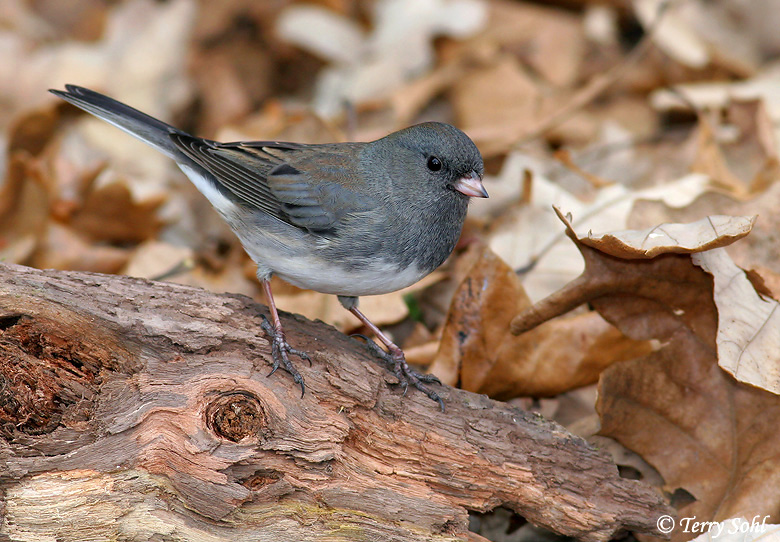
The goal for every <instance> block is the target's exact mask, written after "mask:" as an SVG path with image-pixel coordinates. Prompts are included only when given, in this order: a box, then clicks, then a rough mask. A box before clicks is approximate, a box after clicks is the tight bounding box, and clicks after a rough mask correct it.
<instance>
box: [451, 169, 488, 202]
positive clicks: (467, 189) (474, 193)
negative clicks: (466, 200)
mask: <svg viewBox="0 0 780 542" xmlns="http://www.w3.org/2000/svg"><path fill="white" fill-rule="evenodd" d="M453 187H454V188H455V190H457V191H458V192H460V193H461V194H463V195H465V196H469V197H471V198H487V197H488V193H487V190H485V186H484V185H483V184H482V179H480V178H479V175H477V172H476V171H472V172H471V173H469V174H468V175H467V176H465V177H461V178H460V179H458V180H457V181H455V184H453Z"/></svg>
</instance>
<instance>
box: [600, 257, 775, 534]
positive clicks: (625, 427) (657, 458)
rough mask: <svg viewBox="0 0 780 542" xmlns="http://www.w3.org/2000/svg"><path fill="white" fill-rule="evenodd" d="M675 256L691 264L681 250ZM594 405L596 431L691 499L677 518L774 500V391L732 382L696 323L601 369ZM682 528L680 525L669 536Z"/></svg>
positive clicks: (760, 507)
mask: <svg viewBox="0 0 780 542" xmlns="http://www.w3.org/2000/svg"><path fill="white" fill-rule="evenodd" d="M674 258H676V259H679V260H680V261H682V262H683V265H685V266H690V262H689V261H688V262H685V261H684V260H690V258H689V257H687V256H675V257H674ZM701 304H702V305H703V304H705V299H702V300H701ZM710 305H711V301H710ZM707 309H708V310H709V311H714V307H711V306H710V307H707ZM651 317H652V316H651ZM616 323H617V324H618V325H620V322H616ZM597 408H598V410H599V413H600V414H601V423H602V429H601V434H604V435H607V436H610V437H613V438H616V439H617V440H619V441H620V442H621V443H622V444H624V445H625V446H627V447H628V448H630V449H632V450H634V451H636V452H637V453H639V454H640V455H641V456H642V457H643V458H644V459H645V460H647V461H648V462H650V463H651V464H652V465H653V466H654V467H655V468H656V469H658V470H659V472H660V473H661V475H662V476H663V478H664V480H665V482H666V488H667V490H669V491H670V492H671V491H674V490H675V489H676V488H684V489H685V490H686V491H688V492H689V493H691V495H693V496H694V497H695V498H696V501H695V502H693V503H692V504H690V505H688V506H686V507H684V508H682V509H681V510H680V511H679V516H680V517H692V516H696V517H698V518H700V520H701V521H710V520H715V521H719V520H722V519H727V518H731V517H737V516H743V517H751V518H752V517H753V516H755V515H758V514H760V515H762V516H763V515H765V514H773V513H776V512H777V510H778V507H780V493H778V491H777V487H778V484H780V458H779V457H778V455H777V449H778V446H780V433H778V432H777V430H776V427H775V425H776V424H775V420H777V417H778V416H780V398H778V397H777V396H775V395H773V394H771V393H769V392H766V391H763V390H759V389H756V388H752V387H750V386H746V385H744V384H739V383H737V382H735V381H734V380H733V379H732V378H731V377H730V376H729V375H727V374H726V373H725V372H723V371H722V370H721V369H720V367H718V365H717V363H716V359H715V355H714V344H713V343H707V342H706V341H703V340H702V337H701V336H699V335H698V334H697V333H696V332H695V331H694V330H692V329H690V328H687V329H680V330H678V331H677V332H676V333H674V334H673V335H672V336H671V337H670V338H669V342H668V343H667V345H666V346H665V347H664V348H663V349H662V350H659V351H658V352H656V353H654V354H652V355H650V356H648V357H646V358H642V359H637V360H633V361H630V362H626V363H621V364H618V365H615V366H613V367H610V368H609V369H607V371H605V372H604V374H603V375H602V378H601V382H600V386H599V402H598V404H597ZM690 537H691V535H690V534H687V535H686V534H685V533H682V532H679V530H678V531H677V532H675V533H673V537H672V540H686V539H688V538H690Z"/></svg>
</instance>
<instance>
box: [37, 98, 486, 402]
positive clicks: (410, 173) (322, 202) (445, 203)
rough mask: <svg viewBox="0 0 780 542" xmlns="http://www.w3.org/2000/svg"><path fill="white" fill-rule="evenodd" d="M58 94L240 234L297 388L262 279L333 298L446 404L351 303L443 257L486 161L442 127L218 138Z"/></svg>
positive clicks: (108, 103) (405, 375)
mask: <svg viewBox="0 0 780 542" xmlns="http://www.w3.org/2000/svg"><path fill="white" fill-rule="evenodd" d="M51 92H53V93H54V94H56V95H57V96H59V97H61V98H62V99H64V100H67V101H68V102H70V103H72V104H73V105H75V106H77V107H80V108H81V109H83V110H85V111H87V112H89V113H91V114H93V115H95V116H97V117H99V118H101V119H103V120H105V121H107V122H110V123H111V124H113V125H114V126H117V127H118V128H121V129H122V130H124V131H126V132H128V133H129V134H131V135H133V136H135V137H137V138H139V139H141V140H142V141H145V142H146V143H148V144H149V145H151V146H152V147H154V148H156V149H157V150H159V151H160V152H162V153H164V154H166V155H167V156H169V157H171V158H173V159H174V160H175V161H176V163H177V164H178V165H179V167H180V168H181V170H182V171H184V173H185V174H186V175H187V176H188V177H189V178H190V180H191V181H192V182H193V183H195V186H196V187H197V188H198V190H200V191H201V192H202V193H203V195H205V196H206V197H207V198H208V199H209V201H210V202H211V204H212V205H213V206H214V208H215V209H216V210H217V211H218V212H219V214H220V215H222V218H224V219H225V221H226V222H227V223H228V224H229V225H230V227H231V228H232V229H233V231H234V232H235V233H236V235H237V236H238V238H239V239H240V240H241V243H242V244H243V246H244V249H245V250H246V251H247V253H248V254H249V255H250V256H251V258H252V259H253V260H254V261H255V262H256V263H257V278H258V279H259V280H260V283H261V284H262V287H263V291H264V292H265V295H266V297H267V299H268V305H269V309H270V313H271V320H272V322H271V323H270V324H269V323H268V321H264V322H263V324H264V325H263V329H264V330H265V332H266V333H267V334H268V335H269V337H270V339H271V345H272V354H273V359H274V364H273V369H272V371H271V374H273V372H274V371H276V369H278V368H279V366H280V365H281V366H283V367H284V368H285V369H286V370H287V372H289V373H290V374H291V375H292V376H293V379H294V380H295V382H296V383H299V384H300V385H301V391H302V392H303V391H304V389H305V388H304V383H303V378H302V377H301V375H300V373H299V372H298V371H297V369H296V368H295V366H294V365H293V364H292V363H291V362H290V356H291V355H296V356H298V357H300V358H302V359H307V360H308V359H309V358H308V356H307V355H306V354H305V353H304V352H301V351H299V350H296V349H295V348H292V347H291V346H290V345H289V344H288V343H287V341H286V339H285V336H284V331H283V330H282V323H281V321H280V320H279V315H278V313H277V311H276V306H275V304H274V299H273V295H272V294H271V286H270V283H269V279H270V278H271V275H274V274H275V275H278V276H279V277H281V278H283V279H284V280H286V281H287V282H290V283H292V284H294V285H296V286H299V287H301V288H307V289H311V290H316V291H318V292H323V293H327V294H335V295H337V296H338V298H339V301H340V302H341V304H342V305H343V306H344V307H345V308H346V309H348V310H349V311H351V312H352V313H353V314H354V315H355V316H356V317H357V318H359V319H360V321H361V322H363V324H365V325H366V326H367V327H368V328H369V329H371V330H372V331H373V332H374V333H375V334H376V336H377V338H379V340H380V341H381V342H382V343H383V344H384V345H385V346H386V347H387V349H388V351H389V354H387V353H385V352H384V351H383V350H382V349H381V348H379V347H378V346H376V345H375V344H374V343H373V342H370V343H369V345H370V346H372V347H373V348H372V351H373V352H374V353H375V354H377V355H380V357H383V358H384V359H385V360H386V361H388V362H389V363H390V364H391V365H392V368H393V372H394V373H395V374H396V376H397V377H398V379H399V381H400V382H401V384H402V385H403V386H404V389H406V388H407V387H408V385H409V384H412V385H413V386H415V387H416V388H417V389H419V390H421V391H423V392H424V393H425V394H426V395H428V397H430V398H431V399H433V400H435V401H438V402H439V404H440V405H441V407H442V409H443V408H444V403H443V402H442V400H441V399H440V398H439V396H438V394H436V392H434V391H433V390H431V389H430V388H429V387H428V386H426V385H425V383H431V382H437V383H438V379H436V377H434V376H432V375H421V374H419V373H417V372H415V371H413V370H412V369H411V368H410V367H409V366H408V365H407V363H406V360H405V358H404V354H403V352H402V351H401V349H400V348H399V347H398V346H396V345H395V344H393V342H392V341H391V340H390V339H389V338H388V337H387V336H386V335H385V334H384V333H382V331H380V330H379V328H377V327H376V326H375V325H374V324H373V323H371V322H370V321H369V320H368V318H366V317H365V315H363V313H362V312H361V311H360V310H359V309H358V303H357V302H358V296H361V295H374V294H384V293H387V292H393V291H395V290H400V289H401V288H404V287H406V286H409V285H411V284H414V283H415V282H417V281H418V280H420V279H421V278H422V277H424V276H425V275H427V274H428V273H430V272H431V271H433V270H434V269H436V268H437V267H438V266H439V265H441V264H442V262H444V260H445V259H446V258H447V256H449V254H450V253H451V252H452V250H453V248H454V247H455V243H456V242H457V240H458V237H459V236H460V231H461V227H462V226H463V221H464V219H465V218H466V209H467V206H468V201H469V198H471V197H478V198H486V197H487V192H486V191H485V188H484V186H483V185H482V180H481V179H482V174H483V165H482V156H481V155H480V153H479V150H477V147H476V146H475V145H474V143H473V142H472V141H471V140H470V139H469V138H468V136H466V134H464V133H463V132H461V131H460V130H458V129H457V128H454V127H452V126H450V125H448V124H441V123H437V122H427V123H424V124H418V125H415V126H411V127H409V128H406V129H403V130H400V131H398V132H394V133H392V134H390V135H388V136H386V137H383V138H382V139H378V140H376V141H372V142H370V143H334V144H325V145H305V144H300V143H282V142H278V141H248V142H235V143H218V142H216V141H209V140H207V139H201V138H199V137H193V136H191V135H189V134H187V133H184V132H182V131H181V130H178V129H176V128H174V127H172V126H170V125H168V124H166V123H164V122H162V121H159V120H157V119H154V118H152V117H150V116H149V115H146V114H144V113H141V112H140V111H138V110H136V109H133V108H132V107H129V106H127V105H125V104H123V103H120V102H118V101H116V100H114V99H112V98H109V97H107V96H104V95H102V94H99V93H97V92H94V91H92V90H89V89H86V88H82V87H77V86H74V85H66V90H65V91H60V90H52V91H51Z"/></svg>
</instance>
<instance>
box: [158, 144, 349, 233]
mask: <svg viewBox="0 0 780 542" xmlns="http://www.w3.org/2000/svg"><path fill="white" fill-rule="evenodd" d="M171 138H172V139H173V141H174V143H175V144H176V146H177V147H178V148H179V149H180V150H181V152H183V153H184V154H186V155H187V156H188V157H189V158H190V159H192V160H193V161H195V162H196V163H197V164H198V165H200V166H201V167H203V168H204V169H206V170H207V171H209V172H210V173H211V174H212V175H213V176H214V177H215V178H216V179H217V181H218V182H219V183H220V184H221V187H218V188H221V189H222V191H223V192H224V191H227V192H228V194H226V195H228V196H229V197H231V199H232V200H233V201H235V202H236V203H239V204H241V205H244V206H250V207H254V208H256V209H260V210H262V211H264V212H266V213H268V214H270V215H272V216H274V217H276V218H278V219H280V220H283V221H285V222H287V223H289V224H292V225H293V226H297V227H299V228H303V229H306V230H308V231H311V232H327V231H332V230H333V229H334V228H335V226H336V225H337V222H338V220H339V219H340V218H341V217H342V216H343V215H344V214H345V213H347V212H351V211H354V210H355V209H356V206H355V205H354V204H351V203H350V202H351V200H352V199H354V198H350V197H349V193H348V192H350V191H348V190H347V189H344V188H342V187H341V185H340V184H339V182H338V179H337V177H338V175H339V174H340V173H343V174H346V173H347V171H346V170H345V171H341V172H340V171H339V168H338V167H334V166H335V164H332V163H330V162H329V160H328V156H329V153H328V152H324V153H323V152H321V151H318V150H315V149H316V148H315V147H313V146H310V145H304V144H297V143H280V142H275V141H257V142H238V143H217V142H214V141H208V140H204V139H201V138H197V137H192V136H189V135H184V134H178V133H177V134H172V135H171ZM318 147H319V146H317V148H318ZM323 148H333V147H330V146H323ZM323 156H324V157H325V158H324V167H321V164H320V163H319V162H320V161H321V160H322V157H323ZM331 162H332V161H331Z"/></svg>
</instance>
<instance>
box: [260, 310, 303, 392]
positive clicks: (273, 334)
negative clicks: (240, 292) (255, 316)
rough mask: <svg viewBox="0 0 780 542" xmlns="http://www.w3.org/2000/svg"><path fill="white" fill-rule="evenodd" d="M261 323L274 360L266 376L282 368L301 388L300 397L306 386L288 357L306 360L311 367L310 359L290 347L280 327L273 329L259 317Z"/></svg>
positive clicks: (269, 323)
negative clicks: (269, 341) (293, 356)
mask: <svg viewBox="0 0 780 542" xmlns="http://www.w3.org/2000/svg"><path fill="white" fill-rule="evenodd" d="M260 316H261V317H262V319H263V321H262V322H261V323H260V327H261V328H262V329H263V331H265V333H266V334H267V335H268V337H269V338H270V340H271V357H272V358H273V360H274V364H273V366H272V367H271V372H270V373H268V376H271V375H272V374H274V373H275V372H276V370H277V369H278V368H279V367H283V368H284V370H285V371H287V372H288V373H290V375H292V377H293V381H294V382H295V383H296V384H300V386H301V397H303V394H304V393H305V392H306V385H305V384H304V383H303V377H302V376H301V373H299V372H298V369H296V368H295V365H293V364H292V362H291V361H290V356H291V355H295V356H298V357H299V358H301V359H303V360H306V361H308V362H309V365H311V358H310V357H309V355H308V354H307V353H306V352H302V351H300V350H297V349H295V348H293V347H292V346H290V345H289V344H288V343H287V340H286V339H285V338H284V331H283V330H282V328H281V327H278V328H276V327H274V326H273V325H271V322H269V321H268V319H267V318H266V317H265V316H264V315H262V314H261V315H260Z"/></svg>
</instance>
